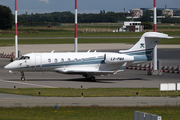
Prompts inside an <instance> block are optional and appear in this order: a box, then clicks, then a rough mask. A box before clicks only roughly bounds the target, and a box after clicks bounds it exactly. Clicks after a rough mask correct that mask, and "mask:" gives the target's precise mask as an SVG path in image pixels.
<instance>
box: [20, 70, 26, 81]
mask: <svg viewBox="0 0 180 120" xmlns="http://www.w3.org/2000/svg"><path fill="white" fill-rule="evenodd" d="M20 81H26V79H25V77H24V72H23V71H21V79H20Z"/></svg>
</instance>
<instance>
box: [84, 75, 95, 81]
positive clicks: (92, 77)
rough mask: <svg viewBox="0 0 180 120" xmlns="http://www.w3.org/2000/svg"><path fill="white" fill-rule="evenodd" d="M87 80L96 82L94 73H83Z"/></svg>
mask: <svg viewBox="0 0 180 120" xmlns="http://www.w3.org/2000/svg"><path fill="white" fill-rule="evenodd" d="M83 76H84V77H85V78H86V80H90V81H94V82H96V78H95V77H94V76H93V75H83Z"/></svg>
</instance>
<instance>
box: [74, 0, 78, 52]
mask: <svg viewBox="0 0 180 120" xmlns="http://www.w3.org/2000/svg"><path fill="white" fill-rule="evenodd" d="M77 43H78V39H77V0H75V40H74V51H75V52H78V46H77Z"/></svg>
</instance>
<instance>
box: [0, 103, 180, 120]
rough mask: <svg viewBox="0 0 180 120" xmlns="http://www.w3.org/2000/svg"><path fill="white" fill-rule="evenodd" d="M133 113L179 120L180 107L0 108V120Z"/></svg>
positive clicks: (118, 117)
mask: <svg viewBox="0 0 180 120" xmlns="http://www.w3.org/2000/svg"><path fill="white" fill-rule="evenodd" d="M134 111H142V112H147V113H151V114H156V115H159V116H162V119H163V120H180V114H179V113H180V106H165V107H58V108H57V109H55V108H54V107H34V108H26V107H20V108H5V107H0V119H1V120H10V119H13V120H133V119H134Z"/></svg>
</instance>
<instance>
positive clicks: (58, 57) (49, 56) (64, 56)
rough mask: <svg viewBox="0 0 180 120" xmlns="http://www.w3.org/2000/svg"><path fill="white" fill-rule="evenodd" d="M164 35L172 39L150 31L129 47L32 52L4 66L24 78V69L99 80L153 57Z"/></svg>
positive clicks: (25, 70)
mask: <svg viewBox="0 0 180 120" xmlns="http://www.w3.org/2000/svg"><path fill="white" fill-rule="evenodd" d="M161 38H172V37H169V36H168V35H167V34H163V33H158V32H146V33H144V34H143V35H142V37H141V38H140V40H139V41H138V42H137V43H136V44H135V45H134V46H133V47H131V48H130V49H128V50H120V51H119V52H118V53H113V52H96V51H95V52H90V51H88V52H64V53H55V52H54V51H52V52H49V53H29V54H25V55H23V56H22V57H20V58H19V59H17V60H15V61H13V62H12V63H9V64H8V65H6V66H5V67H4V68H5V69H7V70H9V72H10V73H15V72H17V71H19V72H20V73H21V79H20V80H22V81H24V80H25V75H24V72H49V71H50V72H57V73H64V74H79V75H83V76H84V77H85V78H86V79H88V80H93V81H95V76H103V75H113V74H117V73H119V72H122V71H124V69H125V68H126V66H127V65H132V64H137V63H142V62H146V61H151V60H152V51H153V49H154V47H155V46H156V44H157V43H158V42H159V40H160V39H161Z"/></svg>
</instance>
